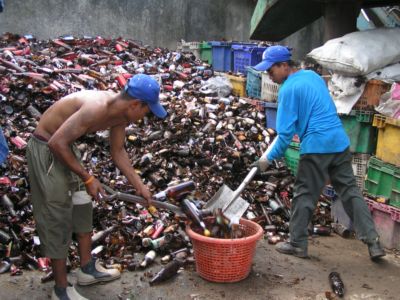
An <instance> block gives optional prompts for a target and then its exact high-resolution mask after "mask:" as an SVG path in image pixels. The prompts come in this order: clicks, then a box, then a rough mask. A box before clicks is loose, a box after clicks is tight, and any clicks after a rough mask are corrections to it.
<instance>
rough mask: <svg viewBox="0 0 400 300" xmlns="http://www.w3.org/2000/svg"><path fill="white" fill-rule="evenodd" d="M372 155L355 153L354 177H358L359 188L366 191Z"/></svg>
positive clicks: (353, 160) (353, 161)
mask: <svg viewBox="0 0 400 300" xmlns="http://www.w3.org/2000/svg"><path fill="white" fill-rule="evenodd" d="M370 157H371V155H369V154H364V153H353V158H352V162H351V163H352V166H353V172H354V176H355V177H356V183H357V186H358V187H359V188H360V189H361V191H363V190H364V186H365V175H366V174H367V167H368V160H369V159H370Z"/></svg>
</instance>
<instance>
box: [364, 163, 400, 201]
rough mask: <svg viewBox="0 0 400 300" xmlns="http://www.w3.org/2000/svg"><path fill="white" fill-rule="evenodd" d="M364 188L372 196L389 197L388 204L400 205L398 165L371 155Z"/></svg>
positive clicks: (399, 168)
mask: <svg viewBox="0 0 400 300" xmlns="http://www.w3.org/2000/svg"><path fill="white" fill-rule="evenodd" d="M365 190H366V192H367V193H368V194H370V195H372V196H383V197H386V198H389V202H390V205H392V206H396V207H400V167H396V166H394V165H391V164H388V163H385V162H383V161H382V160H380V159H378V158H376V157H371V159H370V160H369V161H368V171H367V179H366V180H365Z"/></svg>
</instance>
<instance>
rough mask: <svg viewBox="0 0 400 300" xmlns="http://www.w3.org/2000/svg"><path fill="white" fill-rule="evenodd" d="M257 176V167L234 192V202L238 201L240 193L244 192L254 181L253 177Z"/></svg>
mask: <svg viewBox="0 0 400 300" xmlns="http://www.w3.org/2000/svg"><path fill="white" fill-rule="evenodd" d="M256 174H257V167H254V168H252V169H251V170H250V172H249V173H248V174H247V176H246V177H245V178H244V180H243V181H242V183H241V184H240V185H239V187H238V188H237V189H236V190H235V191H234V192H233V196H232V202H233V201H235V200H236V198H237V197H239V195H240V193H241V192H242V191H243V190H244V188H245V187H246V186H247V185H248V184H249V182H250V181H251V180H252V179H253V177H254V176H255V175H256ZM232 202H231V203H232Z"/></svg>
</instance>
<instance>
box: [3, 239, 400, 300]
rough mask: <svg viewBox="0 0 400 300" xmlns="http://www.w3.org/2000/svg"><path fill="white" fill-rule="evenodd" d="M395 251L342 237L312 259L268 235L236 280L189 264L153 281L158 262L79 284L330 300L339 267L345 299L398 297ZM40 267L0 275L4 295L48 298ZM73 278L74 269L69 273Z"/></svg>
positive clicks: (99, 293)
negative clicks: (376, 251) (372, 249)
mask: <svg viewBox="0 0 400 300" xmlns="http://www.w3.org/2000/svg"><path fill="white" fill-rule="evenodd" d="M397 254H398V253H395V252H393V251H389V252H388V255H387V256H386V257H385V258H384V259H383V260H382V261H381V262H380V263H375V262H372V261H371V260H370V259H369V256H368V250H367V247H366V246H365V245H364V244H362V243H361V242H360V241H357V240H354V239H343V238H341V237H339V236H336V235H334V236H331V237H317V238H312V239H310V245H309V255H310V259H301V258H296V257H292V256H287V255H283V254H279V253H278V252H276V251H275V249H274V246H272V245H269V244H268V243H267V242H266V241H265V240H262V241H260V242H259V243H258V244H257V250H256V254H255V257H254V260H253V267H252V271H251V273H250V275H249V277H248V278H246V279H245V280H243V281H241V282H238V283H230V284H221V283H212V282H208V281H205V280H204V279H202V278H201V277H199V275H198V274H197V273H196V272H195V267H194V265H193V266H188V267H186V268H185V270H183V271H182V272H181V273H180V274H178V275H177V276H176V277H174V278H173V279H171V280H169V281H167V282H164V283H162V284H159V285H156V286H150V285H149V275H152V274H155V273H156V272H158V271H159V270H160V269H161V267H162V266H161V265H160V264H159V263H157V262H156V263H154V264H153V265H152V267H151V268H149V269H147V270H145V271H134V272H128V271H125V272H123V274H122V277H121V279H119V280H116V281H114V282H110V283H107V284H98V285H94V286H89V287H80V286H78V287H76V288H77V290H78V291H79V292H80V293H81V294H82V295H83V296H85V297H87V298H89V299H131V300H133V299H143V300H147V299H160V300H161V299H162V300H167V299H192V300H203V299H204V300H206V299H207V300H208V299H210V300H214V299H229V300H234V299H326V296H325V295H326V294H325V293H326V292H329V291H331V289H330V286H329V281H328V275H329V273H330V272H332V271H336V272H338V273H339V274H340V275H341V278H342V280H343V282H344V285H345V297H344V299H400V257H399V256H398V255H397ZM41 276H43V273H42V272H39V271H24V273H23V275H22V276H18V277H11V276H10V275H9V274H2V275H0V299H7V300H8V299H10V300H11V299H15V300H17V299H18V300H23V299H29V300H36V299H50V295H51V291H52V288H53V285H54V282H49V283H45V284H42V283H40V277H41ZM69 281H70V282H71V283H75V281H76V279H75V274H74V272H72V273H71V274H70V275H69Z"/></svg>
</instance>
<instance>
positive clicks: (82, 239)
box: [76, 232, 92, 266]
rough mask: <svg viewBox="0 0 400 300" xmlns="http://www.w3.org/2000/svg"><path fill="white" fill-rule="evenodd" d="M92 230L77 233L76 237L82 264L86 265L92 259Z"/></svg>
mask: <svg viewBox="0 0 400 300" xmlns="http://www.w3.org/2000/svg"><path fill="white" fill-rule="evenodd" d="M91 235H92V234H91V232H87V233H77V234H76V237H77V239H78V245H79V246H78V247H79V257H80V261H81V266H85V265H86V264H88V263H89V262H90V260H91V259H92V256H91V254H90V253H91V249H92V239H91Z"/></svg>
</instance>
